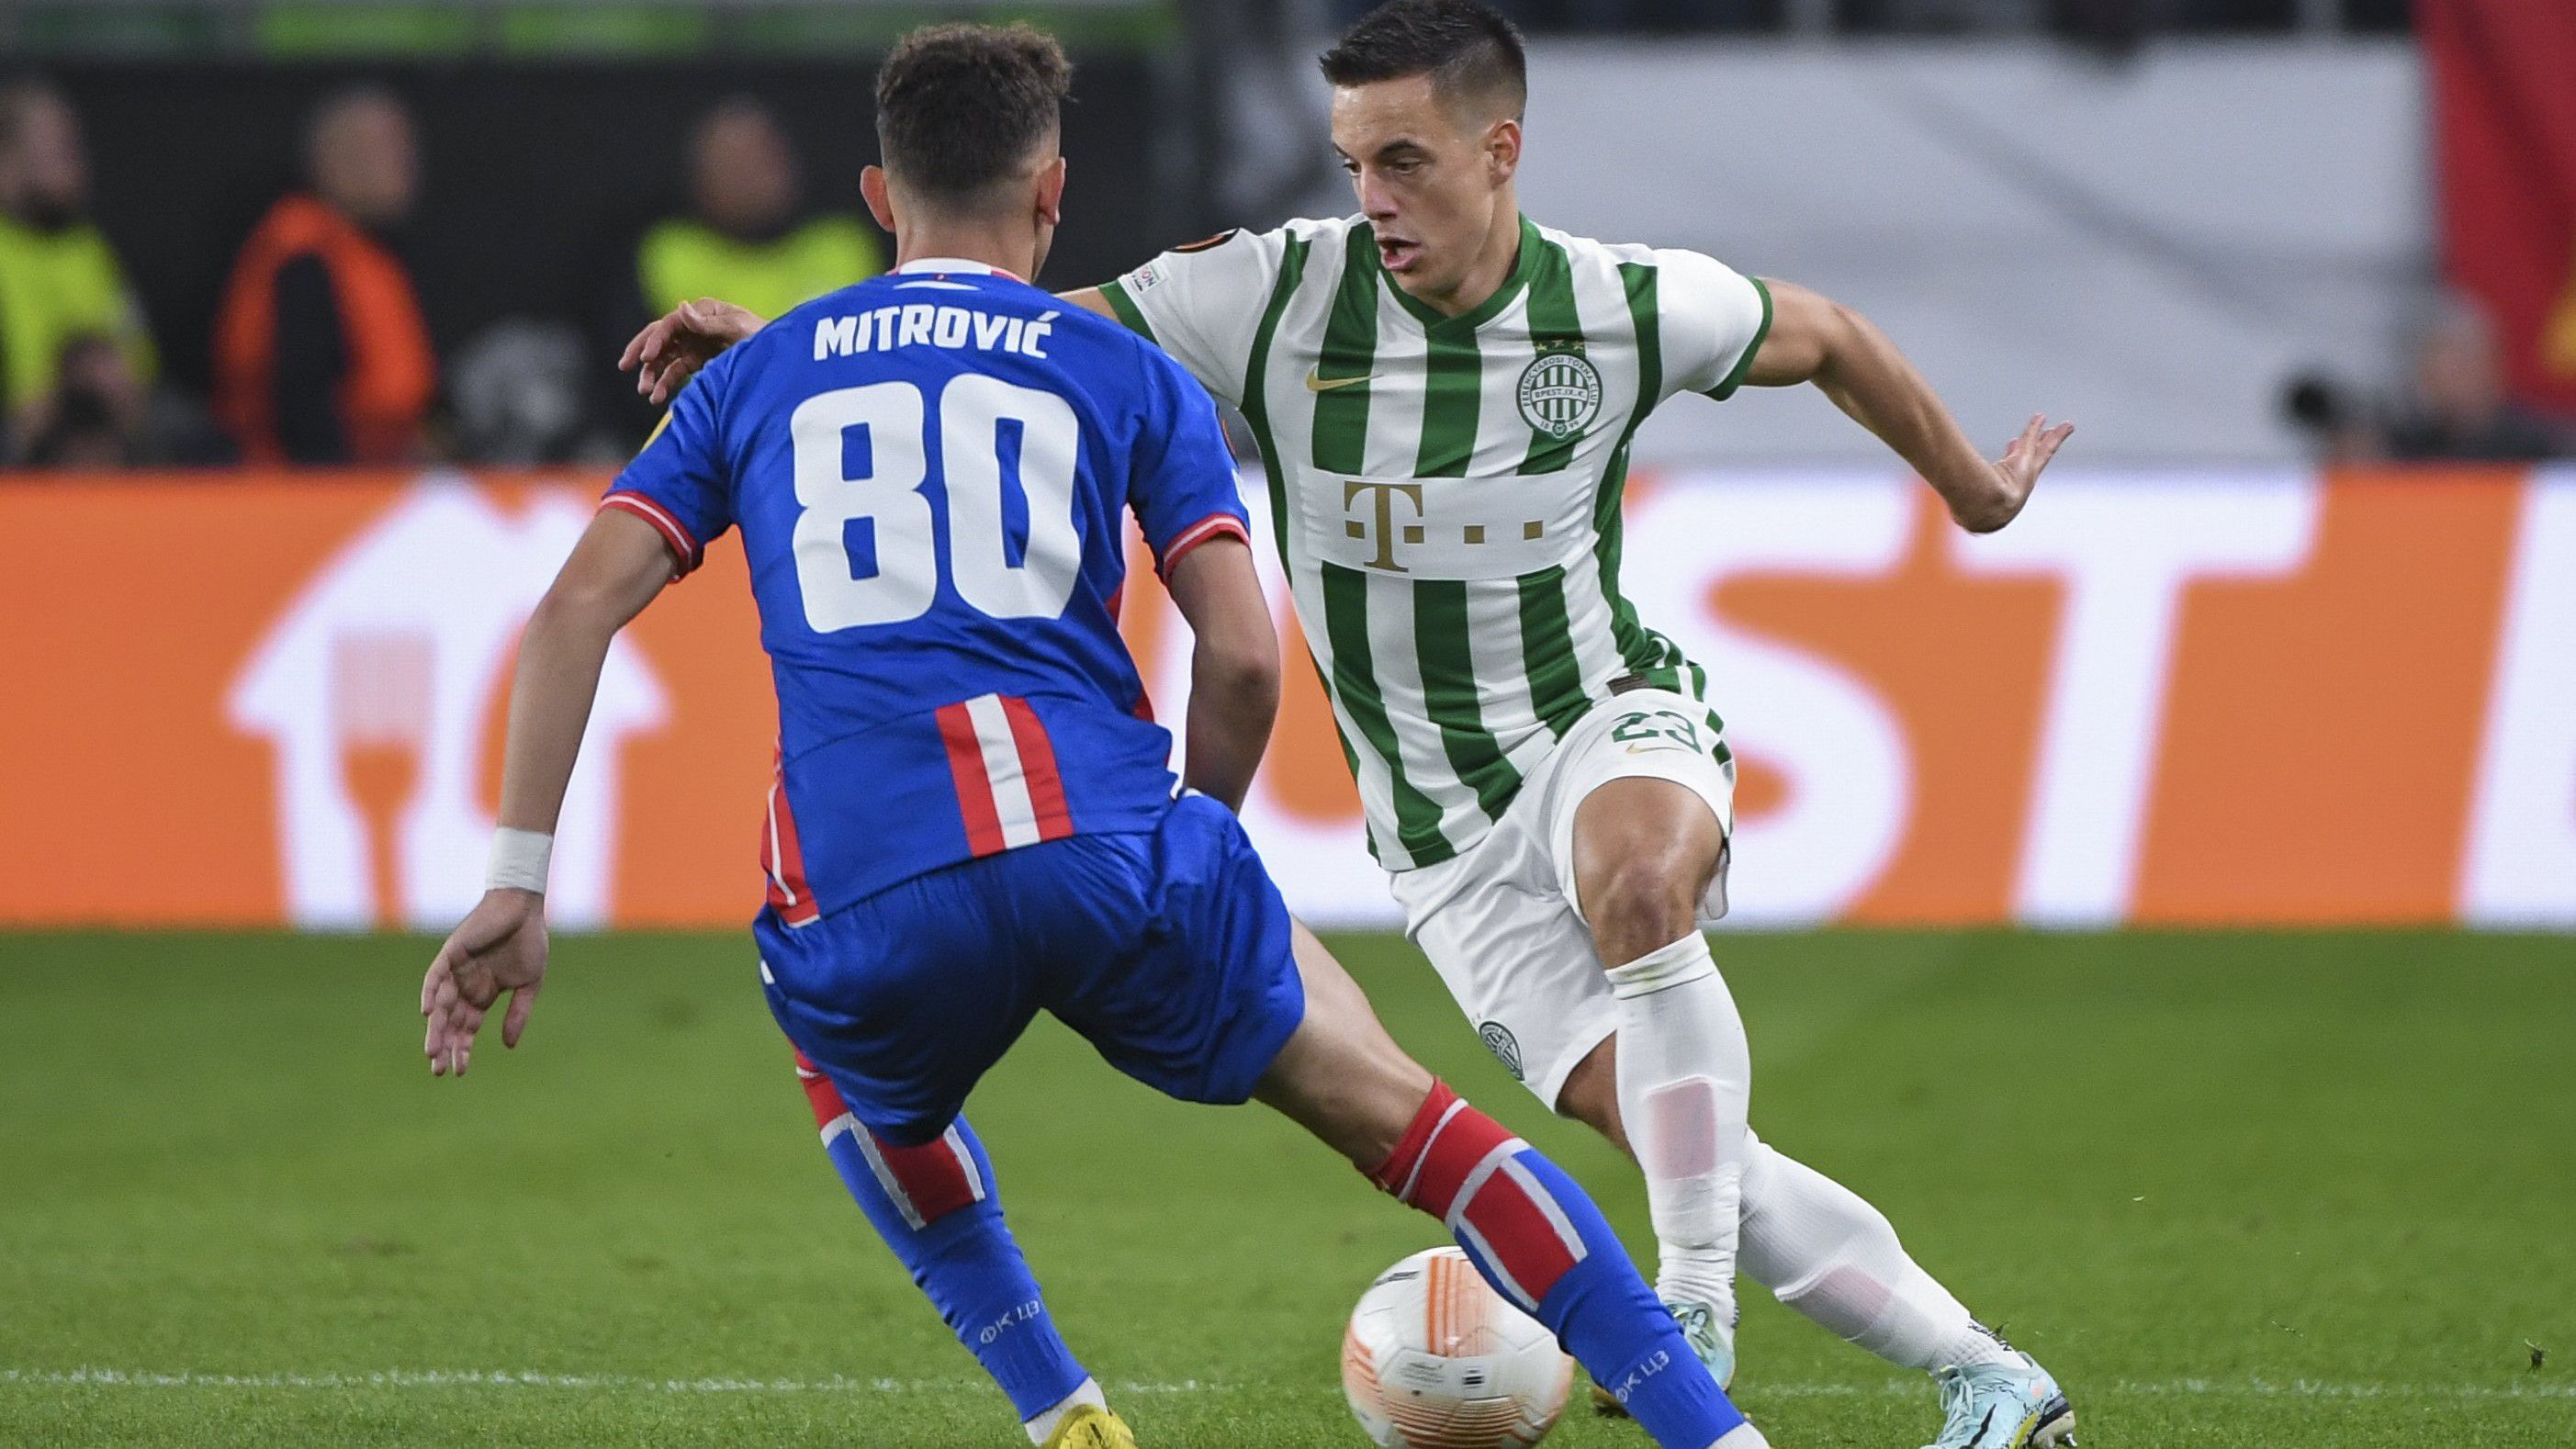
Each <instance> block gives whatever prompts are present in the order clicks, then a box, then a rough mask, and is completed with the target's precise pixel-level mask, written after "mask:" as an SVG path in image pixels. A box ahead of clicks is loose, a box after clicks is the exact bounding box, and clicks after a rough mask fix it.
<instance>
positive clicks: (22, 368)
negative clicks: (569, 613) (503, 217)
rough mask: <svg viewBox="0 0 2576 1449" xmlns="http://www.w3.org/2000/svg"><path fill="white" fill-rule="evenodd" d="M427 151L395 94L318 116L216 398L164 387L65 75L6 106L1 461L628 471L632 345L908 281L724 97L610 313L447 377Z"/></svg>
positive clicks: (238, 285) (245, 252) (225, 356)
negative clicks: (423, 293) (470, 464)
mask: <svg viewBox="0 0 2576 1449" xmlns="http://www.w3.org/2000/svg"><path fill="white" fill-rule="evenodd" d="M421 145H422V138H421V137H420V135H419V134H418V128H417V127H416V125H415V123H414V120H413V117H412V115H411V112H410V110H409V109H408V108H407V107H406V106H405V105H404V103H403V102H402V100H401V99H400V98H399V97H397V96H396V95H395V93H393V92H392V91H390V90H387V89H383V88H380V87H375V86H356V87H351V88H349V89H345V90H341V91H338V92H336V93H334V94H332V95H330V96H328V97H327V98H326V99H324V100H323V101H322V102H321V103H320V104H319V105H317V106H316V107H315V108H314V109H313V111H312V113H311V115H310V117H309V119H308V120H307V121H306V123H305V126H304V129H303V134H302V145H301V148H300V150H301V154H300V156H299V158H298V159H299V165H300V176H299V178H298V182H297V184H296V185H295V186H294V187H293V188H292V189H291V190H289V191H288V192H286V194H284V195H282V196H279V197H277V198H276V199H275V201H274V203H273V204H271V205H270V206H269V207H268V209H267V210H266V212H265V213H264V214H262V215H261V216H260V218H259V221H258V223H257V225H256V226H255V227H254V228H253V229H252V230H251V232H250V234H249V236H248V237H247V238H246V239H245V240H244V241H243V242H242V244H241V247H240V250H239V251H238V253H237V254H236V256H235V257H234V259H233V262H232V264H231V267H230V269H229V274H228V277H227V279H226V281H225V284H224V286H223V289H222V292H221V295H220V298H219V299H218V301H217V307H216V312H215V315H214V317H213V318H212V319H211V325H210V326H208V327H206V328H205V329H204V332H205V333H206V335H210V336H211V337H212V339H213V345H212V357H211V365H210V368H209V371H208V374H207V375H208V377H209V378H210V386H209V388H208V389H207V390H206V392H205V394H204V395H202V396H191V395H188V394H187V393H185V392H183V391H182V390H181V389H180V388H178V387H176V386H174V385H172V384H170V383H168V382H167V381H166V380H165V379H164V377H163V375H162V369H161V367H160V365H159V364H160V358H159V355H158V352H157V350H156V346H155V341H154V330H153V327H152V325H151V322H150V320H149V319H148V318H147V317H146V316H145V314H144V310H143V307H142V303H141V301H140V298H139V296H138V295H137V293H136V291H135V289H134V287H133V286H132V284H131V283H130V282H129V281H128V279H127V277H126V274H125V271H124V269H123V267H122V266H121V265H120V264H119V261H118V254H117V248H116V246H115V244H114V242H113V240H112V239H111V238H109V237H107V236H105V235H103V234H102V233H101V231H100V229H99V228H98V226H97V225H96V224H95V223H93V222H92V221H91V220H90V217H89V208H88V201H89V162H88V157H87V154H86V151H85V148H84V146H83V143H82V135H81V123H80V117H79V116H78V115H77V114H75V112H74V110H73V108H72V106H71V104H70V102H69V101H68V100H67V99H66V98H65V97H64V95H63V94H62V93H61V92H60V91H58V90H56V89H55V88H53V87H52V86H50V85H48V84H47V83H46V82H44V81H43V80H41V79H33V78H27V79H19V80H15V81H11V82H8V83H6V84H5V85H0V398H5V400H6V417H5V421H0V457H5V459H6V460H7V461H8V462H9V463H10V464H11V465H13V466H17V467H27V468H64V469H107V468H121V467H142V466H172V465H179V466H185V465H205V464H218V463H230V462H248V463H266V464H298V465H333V464H340V465H349V464H356V465H367V464H403V463H418V462H427V461H440V460H453V461H503V462H540V461H563V460H565V459H566V458H567V457H568V456H571V457H578V456H582V455H585V454H591V455H596V456H599V457H612V456H617V455H619V454H622V453H623V452H624V451H626V450H627V449H630V448H631V447H632V446H633V445H634V444H635V442H636V441H637V440H638V439H639V438H640V437H641V435H642V433H643V432H644V431H645V430H646V429H647V428H649V426H650V421H651V420H650V417H649V415H647V414H646V413H645V412H644V411H643V409H642V405H641V404H640V403H633V404H629V405H626V406H623V407H621V406H618V405H617V393H616V391H615V390H614V389H613V388H612V389H609V390H607V391H606V392H605V394H603V392H602V390H601V389H599V388H598V387H596V386H593V385H591V383H590V380H589V375H590V374H593V373H598V372H602V371H604V370H605V364H604V361H603V360H602V358H601V357H600V356H599V355H597V354H599V353H600V351H601V349H602V348H604V347H606V346H607V345H608V344H609V343H610V342H611V341H612V340H614V339H616V338H618V337H620V336H622V335H623V333H624V332H625V331H631V330H632V328H634V327H636V326H640V325H641V324H642V323H643V322H644V321H646V320H647V319H649V318H651V317H653V316H656V315H659V314H660V313H661V312H662V311H664V310H666V309H668V308H670V307H672V306H675V305H677V304H678V303H679V302H680V301H682V300H684V299H686V298H690V297H698V296H723V297H727V298H730V299H733V300H736V301H739V302H741V303H743V304H744V305H746V306H749V307H752V308H754V309H756V310H759V311H762V312H764V313H768V314H775V313H777V312H779V311H783V310H785V309H786V308H788V307H791V306H793V305H795V304H796V303H798V302H800V301H803V300H806V299H807V298H810V297H815V296H819V295H821V294H822V293H824V292H827V291H830V290H832V289H833V288H835V287H839V286H843V285H846V284H848V283H849V282H852V281H855V280H857V279H860V278H863V277H867V276H871V275H873V274H875V273H877V272H879V271H881V270H883V269H884V266H885V264H886V247H885V244H884V240H883V238H882V237H881V235H880V234H879V233H878V232H877V231H876V229H875V228H874V226H873V225H872V224H870V223H869V222H867V221H866V220H864V219H863V218H861V217H858V216H855V215H847V214H837V213H831V212H815V211H810V210H808V209H807V208H806V207H805V206H804V204H803V197H802V193H801V189H800V188H801V176H800V165H799V159H798V157H797V155H796V154H795V151H794V149H793V147H792V146H791V144H790V143H789V141H788V138H787V136H786V134H785V133H784V132H783V130H782V129H781V128H780V126H779V124H778V122H777V120H776V118H775V117H774V116H773V115H772V114H771V113H770V112H769V110H768V109H767V108H766V107H764V106H763V105H762V104H761V103H760V102H758V101H756V100H753V99H750V98H748V97H734V98H729V99H724V100H719V101H717V102H716V103H715V104H713V105H711V106H709V107H707V108H706V109H705V112H704V114H703V115H702V116H701V117H700V118H699V119H698V121H697V123H696V125H695V127H694V129H693V131H692V132H691V134H690V138H689V145H688V154H687V156H686V157H685V158H682V162H681V167H682V170H683V171H684V173H685V176H686V178H687V182H686V194H687V197H688V205H687V207H686V209H685V210H683V211H680V212H678V213H676V214H673V215H670V216H665V217H661V218H657V219H655V220H654V221H652V222H651V223H650V224H649V225H647V226H646V227H645V228H644V229H643V230H642V231H641V232H640V233H639V234H638V235H636V236H634V237H633V238H632V239H631V242H630V245H629V247H628V250H627V255H626V256H625V257H624V258H622V263H623V264H622V265H621V266H618V267H615V268H613V269H611V272H612V276H613V282H612V283H611V284H610V285H608V286H607V287H605V288H604V289H603V291H604V293H605V294H606V295H604V296H603V297H602V298H601V299H599V301H598V304H597V305H596V306H595V307H593V308H592V310H594V311H595V312H596V313H597V315H596V316H594V317H591V318H587V319H583V318H576V317H567V318H565V319H561V320H559V321H555V322H552V323H548V322H546V321H540V320H518V321H514V322H512V323H508V324H504V325H502V326H498V327H494V328H489V329H486V330H485V331H483V332H482V333H480V334H478V335H477V337H476V338H475V340H474V342H473V344H472V345H471V347H470V348H468V349H466V350H465V352H464V354H463V355H461V356H455V357H441V356H440V355H439V353H438V351H437V349H436V348H435V347H434V346H433V344H432V342H431V337H432V330H433V329H432V328H431V326H430V325H429V321H428V319H427V318H426V317H425V316H424V314H423V309H422V304H421V300H420V295H419V292H418V289H417V288H416V287H415V286H414V283H413V279H412V275H411V271H410V269H409V267H408V265H407V264H406V261H405V258H404V255H403V252H404V248H403V245H402V242H403V239H404V238H405V237H406V236H407V235H408V234H409V233H410V231H411V230H412V228H413V227H414V226H415V224H416V223H417V222H418V221H419V218H418V217H417V216H416V212H417V209H418V203H419V194H420V147H421ZM584 300H587V299H584ZM585 321H587V322H589V323H591V324H593V325H590V326H589V327H587V328H586V329H585V328H584V327H583V326H582V325H581V324H582V323H583V322H585ZM594 364H596V365H594ZM603 395H604V396H605V397H606V398H607V399H608V401H607V402H606V403H604V404H603V403H602V402H600V401H598V399H599V398H601V397H602V396H603Z"/></svg>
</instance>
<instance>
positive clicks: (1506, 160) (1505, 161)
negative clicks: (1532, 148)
mask: <svg viewBox="0 0 2576 1449" xmlns="http://www.w3.org/2000/svg"><path fill="white" fill-rule="evenodd" d="M1520 169H1521V123H1520V122H1518V121H1515V120H1513V119H1511V118H1510V117H1508V116H1506V117H1504V118H1503V119H1502V120H1499V121H1496V122H1495V123H1494V125H1493V129H1491V130H1489V131H1487V132H1486V133H1485V170H1486V172H1487V173H1488V174H1489V175H1491V176H1492V177H1493V181H1494V184H1495V185H1496V186H1500V185H1502V184H1503V183H1504V182H1506V181H1509V180H1511V179H1512V176H1513V174H1514V173H1516V172H1518V171H1519V170H1520Z"/></svg>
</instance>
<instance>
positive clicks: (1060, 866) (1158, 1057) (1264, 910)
mask: <svg viewBox="0 0 2576 1449" xmlns="http://www.w3.org/2000/svg"><path fill="white" fill-rule="evenodd" d="M752 933H753V935H754V936H755V937H757V938H758V940H759V942H760V954H761V964H762V967H763V976H764V979H765V981H766V984H767V990H768V993H769V1008H770V1010H771V1011H772V1012H773V1013H775V1014H776V1015H777V1017H778V1024H779V1026H780V1027H781V1028H782V1029H784V1030H785V1031H786V1033H787V1036H788V1039H789V1040H790V1041H793V1042H794V1043H795V1044H796V1047H797V1049H798V1050H799V1051H802V1052H803V1053H804V1054H805V1055H806V1056H807V1057H809V1058H811V1059H812V1060H813V1062H814V1064H815V1065H816V1066H818V1067H820V1068H821V1069H822V1071H823V1073H824V1075H826V1076H827V1077H829V1078H830V1079H831V1082H832V1085H833V1086H835V1087H836V1088H838V1089H839V1090H840V1093H841V1097H842V1099H843V1100H844V1101H845V1102H846V1103H847V1104H848V1105H849V1109H850V1112H851V1114H852V1115H854V1116H856V1117H857V1118H858V1119H859V1121H860V1122H861V1123H862V1124H864V1125H865V1126H866V1127H867V1128H868V1130H869V1131H871V1132H874V1133H875V1134H876V1135H878V1136H879V1137H882V1138H884V1139H886V1140H887V1141H889V1142H893V1143H895V1144H897V1145H900V1146H911V1145H914V1144H918V1143H922V1142H927V1141H929V1140H930V1139H931V1138H933V1137H936V1136H938V1135H939V1134H940V1133H941V1132H943V1131H945V1130H946V1129H947V1127H948V1124H949V1123H950V1122H952V1121H954V1120H955V1119H956V1117H957V1114H958V1112H959V1111H960V1110H962V1109H963V1108H964V1106H965V1104H966V1094H967V1093H968V1092H970V1091H973V1090H974V1087H975V1083H976V1082H977V1081H978V1080H979V1079H981V1078H982V1077H983V1075H984V1073H985V1072H986V1071H988V1070H990V1069H991V1068H992V1066H993V1064H994V1063H995V1062H998V1061H1000V1060H1001V1058H1002V1054H1003V1053H1004V1052H1006V1051H1009V1050H1010V1048H1011V1044H1012V1043H1013V1042H1014V1041H1017V1040H1018V1039H1019V1036H1020V1033H1021V1032H1022V1031H1023V1030H1025V1029H1027V1027H1028V1024H1029V1021H1030V1020H1031V1018H1033V1017H1035V1016H1036V1015H1037V1013H1038V1012H1039V1011H1040V1010H1045V1011H1050V1012H1053V1013H1054V1014H1055V1016H1056V1017H1057V1019H1058V1020H1061V1021H1062V1022H1064V1024H1065V1025H1067V1026H1070V1027H1072V1028H1073V1029H1074V1030H1075V1031H1078V1032H1080V1033H1082V1035H1083V1036H1085V1037H1086V1038H1088V1039H1089V1040H1090V1042H1091V1044H1092V1045H1093V1046H1094V1047H1095V1048H1097V1049H1098V1050H1099V1052H1100V1054H1101V1056H1103V1057H1105V1058H1107V1059H1108V1061H1109V1064H1110V1065H1112V1066H1114V1067H1116V1068H1118V1070H1120V1071H1122V1072H1125V1073H1126V1074H1127V1075H1129V1076H1131V1077H1134V1078H1136V1079H1137V1080H1138V1081H1141V1082H1143V1083H1145V1084H1146V1085H1147V1086H1150V1087H1153V1088H1154V1089H1156V1090H1157V1091H1160V1092H1163V1093H1165V1094H1166V1095H1169V1096H1173V1097H1178V1098H1180V1099H1182V1100H1184V1101H1190V1102H1222V1103H1234V1102H1241V1101H1243V1100H1245V1099H1246V1098H1249V1097H1250V1096H1251V1095H1252V1089H1253V1087H1254V1085H1255V1084H1256V1083H1258V1082H1259V1081H1260V1079H1261V1074H1262V1073H1263V1072H1265V1071H1267V1070H1269V1067H1270V1063H1271V1060H1272V1059H1273V1058H1275V1057H1277V1056H1278V1055H1279V1049H1280V1048H1281V1047H1282V1046H1284V1045H1286V1044H1287V1041H1288V1037H1289V1035H1290V1034H1291V1033H1293V1032H1294V1031H1296V1029H1297V1024H1298V1022H1300V1021H1301V1020H1303V1019H1304V1018H1305V1014H1306V992H1305V987H1304V986H1303V985H1302V984H1301V983H1300V982H1299V980H1298V978H1297V963H1296V958H1295V956H1294V955H1293V953H1292V951H1291V948H1290V941H1289V922H1288V906H1287V903H1286V902H1285V901H1282V900H1281V899H1280V898H1279V888H1278V887H1277V886H1274V885H1272V884H1271V882H1270V876H1269V873H1268V872H1267V871H1265V870H1264V869H1263V868H1262V865H1261V858H1260V857H1259V856H1257V855H1255V854H1254V853H1253V850H1252V842H1251V841H1250V840H1248V839H1246V838H1245V837H1244V834H1243V827H1242V826H1241V825H1239V824H1238V823H1236V821H1235V818H1234V814H1233V812H1231V811H1229V810H1227V809H1226V808H1225V807H1224V806H1222V805H1219V804H1218V803H1216V802H1215V801H1213V800H1210V799H1207V798H1206V797H1204V796H1199V795H1184V796H1182V797H1181V798H1179V799H1177V800H1175V801H1173V802H1172V805H1171V808H1170V809H1169V810H1168V811H1166V812H1165V814H1164V816H1163V818H1162V820H1161V821H1160V822H1159V823H1157V825H1156V826H1155V828H1154V829H1153V830H1152V831H1150V832H1138V833H1133V834H1104V835H1076V836H1072V837H1069V838H1067V839H1063V840H1053V841H1048V842H1045V843H1043V844H1039V845H1029V846H1022V847H1020V848H1019V849H1017V850H1009V851H1004V852H1003V853H1001V854H999V855H990V856H985V857H983V858H982V859H979V860H970V861H965V862H962V863H960V864H957V865H953V866H948V867H946V868H944V869H940V870H935V871H932V872H930V873H928V874H926V875H920V876H915V877H913V878H912V879H910V880H907V881H904V882H901V883H900V884H897V885H894V886H890V887H888V888H886V889H885V890H882V891H879V892H877V893H876V894H874V895H872V896H869V897H867V898H866V899H865V900H862V901H859V902H857V903H855V904H853V905H850V906H847V907H845V908H843V909H841V910H839V911H835V912H833V913H832V914H830V915H827V916H824V917H823V918H821V919H820V920H817V921H815V922H813V923H812V924H810V925H806V926H801V927H789V926H788V925H786V924H785V923H784V922H782V921H781V920H779V919H778V916H777V914H776V913H775V912H774V911H763V912H762V913H761V915H760V918H759V919H758V921H757V922H755V923H754V925H753V928H752Z"/></svg>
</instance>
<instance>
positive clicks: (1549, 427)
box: [1520, 352, 1601, 438]
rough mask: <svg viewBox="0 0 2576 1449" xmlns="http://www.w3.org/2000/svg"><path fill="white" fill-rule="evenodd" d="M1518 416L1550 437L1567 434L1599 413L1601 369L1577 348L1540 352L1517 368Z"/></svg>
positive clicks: (1579, 428) (1580, 430)
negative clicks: (1519, 368) (1520, 369)
mask: <svg viewBox="0 0 2576 1449" xmlns="http://www.w3.org/2000/svg"><path fill="white" fill-rule="evenodd" d="M1520 392H1521V417H1522V418H1524V419H1525V420H1527V421H1528V423H1529V425H1530V426H1531V427H1532V428H1534V429H1536V430H1538V431H1539V432H1542V433H1545V434H1546V435H1547V436H1549V437H1551V438H1570V437H1573V436H1574V435H1575V434H1577V433H1579V432H1582V431H1583V430H1584V429H1585V428H1588V427H1590V426H1592V420H1593V419H1594V418H1596V417H1599V416H1600V415H1601V373H1600V370H1599V369H1597V368H1595V367H1594V366H1593V365H1592V361H1591V359H1590V358H1587V357H1585V356H1584V355H1583V354H1582V353H1580V352H1542V353H1540V354H1539V355H1538V356H1537V357H1536V358H1534V359H1532V361H1531V362H1530V365H1529V366H1528V367H1526V368H1524V369H1522V371H1521V389H1520Z"/></svg>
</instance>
